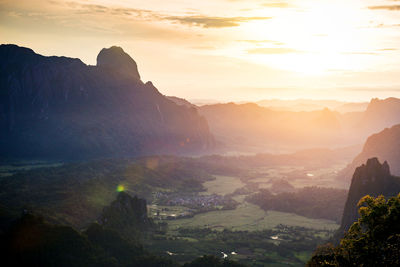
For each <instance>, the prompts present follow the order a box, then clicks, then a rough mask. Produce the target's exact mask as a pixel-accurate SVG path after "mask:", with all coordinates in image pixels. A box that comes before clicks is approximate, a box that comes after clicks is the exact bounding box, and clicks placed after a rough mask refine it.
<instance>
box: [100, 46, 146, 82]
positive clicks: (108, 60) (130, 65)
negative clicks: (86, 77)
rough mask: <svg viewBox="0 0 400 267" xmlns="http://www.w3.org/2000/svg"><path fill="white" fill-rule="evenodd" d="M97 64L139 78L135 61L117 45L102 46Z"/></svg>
mask: <svg viewBox="0 0 400 267" xmlns="http://www.w3.org/2000/svg"><path fill="white" fill-rule="evenodd" d="M97 66H99V67H104V68H108V69H112V70H114V71H117V72H118V73H120V74H123V75H126V76H129V77H133V78H135V79H138V80H140V74H139V71H138V68H137V64H136V62H135V61H134V60H133V59H132V58H131V57H130V56H129V55H128V54H127V53H125V51H124V50H123V49H122V48H121V47H118V46H112V47H110V48H103V49H102V50H101V51H100V53H99V54H98V56H97Z"/></svg>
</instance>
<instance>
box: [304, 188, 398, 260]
mask: <svg viewBox="0 0 400 267" xmlns="http://www.w3.org/2000/svg"><path fill="white" fill-rule="evenodd" d="M358 206H359V207H360V208H359V213H360V218H359V219H358V221H357V222H355V223H354V224H353V225H352V226H351V227H350V229H349V231H348V233H347V234H346V235H345V236H344V238H343V239H342V240H341V242H340V245H339V246H337V247H333V246H329V247H327V246H325V247H322V248H318V249H317V251H316V252H315V254H314V256H313V257H312V258H311V260H310V261H309V263H308V265H309V266H379V265H383V266H399V265H400V194H399V195H397V196H396V197H392V198H390V199H389V200H387V201H386V200H385V198H384V197H383V196H379V197H377V198H373V197H371V196H369V195H367V196H365V197H363V198H362V199H361V200H360V202H359V203H358Z"/></svg>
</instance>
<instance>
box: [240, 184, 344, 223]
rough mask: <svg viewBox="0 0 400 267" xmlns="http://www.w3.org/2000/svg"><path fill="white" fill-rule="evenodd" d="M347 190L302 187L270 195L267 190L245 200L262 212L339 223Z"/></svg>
mask: <svg viewBox="0 0 400 267" xmlns="http://www.w3.org/2000/svg"><path fill="white" fill-rule="evenodd" d="M346 198H347V190H344V189H336V188H323V187H304V188H302V189H300V190H298V191H296V192H284V193H279V194H276V195H275V194H272V193H271V192H270V191H269V190H267V189H262V190H260V192H259V193H256V194H253V195H250V196H248V197H247V198H246V200H247V201H248V202H250V203H253V204H256V205H258V206H260V207H261V208H262V209H264V210H276V211H282V212H291V213H295V214H298V215H301V216H305V217H308V218H315V219H328V220H333V221H336V222H337V223H340V220H341V217H342V214H343V207H344V204H345V202H346Z"/></svg>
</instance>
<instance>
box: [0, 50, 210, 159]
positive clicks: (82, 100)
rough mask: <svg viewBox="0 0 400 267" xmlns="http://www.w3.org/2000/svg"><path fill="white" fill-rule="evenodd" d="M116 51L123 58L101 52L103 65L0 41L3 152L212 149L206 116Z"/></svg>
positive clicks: (64, 154) (54, 154)
mask: <svg viewBox="0 0 400 267" xmlns="http://www.w3.org/2000/svg"><path fill="white" fill-rule="evenodd" d="M112 50H115V48H113V49H112ZM117 50H119V51H118V52H119V53H120V55H119V56H118V57H122V58H125V59H124V61H123V62H122V63H121V62H119V61H118V62H114V61H112V60H110V59H109V56H104V55H102V56H100V66H88V65H85V64H84V63H83V62H82V61H81V60H79V59H72V58H67V57H54V56H53V57H45V56H42V55H38V54H36V53H34V52H33V50H32V49H29V48H21V47H19V46H16V45H1V46H0V71H1V72H0V137H1V138H0V140H1V141H0V155H2V156H3V157H4V156H8V157H16V158H18V157H25V158H35V157H37V158H57V159H87V158H102V157H103V158H104V157H125V156H137V155H149V154H159V153H172V154H175V153H178V154H180V153H204V152H205V151H207V150H209V149H212V147H213V146H214V139H213V136H212V134H211V132H210V131H209V128H208V123H207V121H206V119H205V118H204V117H202V116H200V115H199V114H198V113H197V111H196V110H195V109H190V108H187V107H184V106H178V105H176V104H175V103H173V102H172V101H170V100H168V99H167V98H166V97H165V96H164V95H162V94H161V93H160V92H159V91H158V89H157V88H156V87H155V86H154V85H153V84H152V82H146V83H143V82H142V81H141V80H140V79H139V77H140V75H139V74H138V72H137V73H136V72H135V70H136V68H137V66H136V63H134V60H133V59H132V58H130V57H129V55H127V54H126V53H125V52H123V50H122V48H121V49H117ZM102 51H103V52H100V54H104V53H106V54H107V50H102ZM109 52H110V51H109ZM111 52H113V51H111ZM100 54H99V55H100ZM111 54H113V53H111ZM126 66H129V68H127V67H126Z"/></svg>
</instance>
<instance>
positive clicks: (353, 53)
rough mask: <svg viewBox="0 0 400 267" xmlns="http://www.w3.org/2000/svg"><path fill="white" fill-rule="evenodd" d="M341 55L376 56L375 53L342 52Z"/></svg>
mask: <svg viewBox="0 0 400 267" xmlns="http://www.w3.org/2000/svg"><path fill="white" fill-rule="evenodd" d="M341 54H342V55H378V53H375V52H343V53H341Z"/></svg>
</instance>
